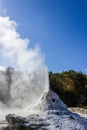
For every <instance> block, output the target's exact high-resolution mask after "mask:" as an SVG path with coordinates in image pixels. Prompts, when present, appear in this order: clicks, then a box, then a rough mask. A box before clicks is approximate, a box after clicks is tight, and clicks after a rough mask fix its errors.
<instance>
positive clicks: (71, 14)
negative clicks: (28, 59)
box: [3, 0, 87, 73]
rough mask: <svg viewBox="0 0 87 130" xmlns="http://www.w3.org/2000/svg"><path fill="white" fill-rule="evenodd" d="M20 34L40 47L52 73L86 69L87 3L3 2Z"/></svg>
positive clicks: (51, 0) (61, 0) (75, 0)
mask: <svg viewBox="0 0 87 130" xmlns="http://www.w3.org/2000/svg"><path fill="white" fill-rule="evenodd" d="M3 6H4V8H6V10H7V15H9V16H10V18H11V19H13V20H15V21H16V22H17V23H18V24H19V28H18V32H19V33H20V34H21V36H22V37H23V38H29V39H30V40H31V44H30V47H34V46H35V44H39V45H40V47H41V50H42V52H43V53H44V54H45V58H46V64H47V66H48V69H49V71H53V72H61V71H64V70H69V69H74V70H76V71H82V72H84V73H86V71H85V69H87V58H86V56H87V1H86V0H3Z"/></svg>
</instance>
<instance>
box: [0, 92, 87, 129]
mask: <svg viewBox="0 0 87 130" xmlns="http://www.w3.org/2000/svg"><path fill="white" fill-rule="evenodd" d="M37 110H38V114H37ZM33 112H34V114H31V115H28V116H27V117H25V118H24V117H20V116H16V115H14V114H9V115H7V116H6V121H7V122H8V125H6V126H5V127H1V128H0V130H87V119H86V118H82V117H80V116H79V115H78V114H75V113H72V112H70V111H69V110H67V107H66V105H65V104H64V103H63V102H62V101H61V100H60V98H59V97H58V96H57V95H56V94H55V93H53V92H52V91H49V92H48V93H45V94H44V95H43V96H42V98H41V100H40V101H39V104H38V105H36V106H34V108H33ZM35 113H36V114H35Z"/></svg>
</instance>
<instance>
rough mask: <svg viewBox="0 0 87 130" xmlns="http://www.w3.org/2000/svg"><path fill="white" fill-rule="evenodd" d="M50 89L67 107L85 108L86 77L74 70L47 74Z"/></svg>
mask: <svg viewBox="0 0 87 130" xmlns="http://www.w3.org/2000/svg"><path fill="white" fill-rule="evenodd" d="M49 79H50V88H51V90H52V91H54V92H56V93H57V94H58V95H59V96H60V98H61V99H62V100H63V101H64V103H65V104H67V106H68V107H77V106H78V107H86V106H87V75H85V74H83V73H82V72H76V71H74V70H69V71H64V72H62V73H52V72H50V73H49Z"/></svg>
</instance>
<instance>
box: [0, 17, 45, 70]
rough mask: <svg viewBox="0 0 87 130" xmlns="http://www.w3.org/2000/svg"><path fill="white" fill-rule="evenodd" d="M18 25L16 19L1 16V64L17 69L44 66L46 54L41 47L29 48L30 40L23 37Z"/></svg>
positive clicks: (31, 68) (35, 68)
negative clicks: (44, 54) (18, 30)
mask: <svg viewBox="0 0 87 130" xmlns="http://www.w3.org/2000/svg"><path fill="white" fill-rule="evenodd" d="M17 27H18V25H17V23H16V22H15V21H14V20H11V19H10V18H9V17H2V16H0V59H1V61H0V64H1V65H2V66H3V65H4V66H6V67H8V66H12V67H14V68H15V69H17V70H28V71H33V70H38V69H41V68H44V66H45V64H44V56H43V55H42V54H41V51H40V48H39V47H38V46H36V47H35V48H33V49H32V48H29V44H30V40H29V39H23V38H21V36H20V34H19V33H18V32H17Z"/></svg>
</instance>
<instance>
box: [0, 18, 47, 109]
mask: <svg viewBox="0 0 87 130" xmlns="http://www.w3.org/2000/svg"><path fill="white" fill-rule="evenodd" d="M29 43H30V41H29V39H23V38H21V37H20V35H19V33H17V23H16V22H15V21H12V20H10V18H9V17H2V16H0V65H1V66H0V68H1V69H2V70H4V71H0V106H2V109H4V107H5V106H6V107H7V108H26V107H29V106H31V105H33V104H35V103H37V101H38V100H39V99H40V97H41V96H42V94H43V93H44V92H46V91H48V90H49V81H48V72H47V67H46V66H45V63H44V56H43V55H42V53H41V51H40V48H39V47H38V46H36V47H35V48H33V49H32V48H30V47H29ZM3 66H4V67H5V68H7V67H8V66H10V67H11V68H7V69H5V68H4V67H3ZM12 68H14V70H12ZM3 106H4V107H3Z"/></svg>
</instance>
